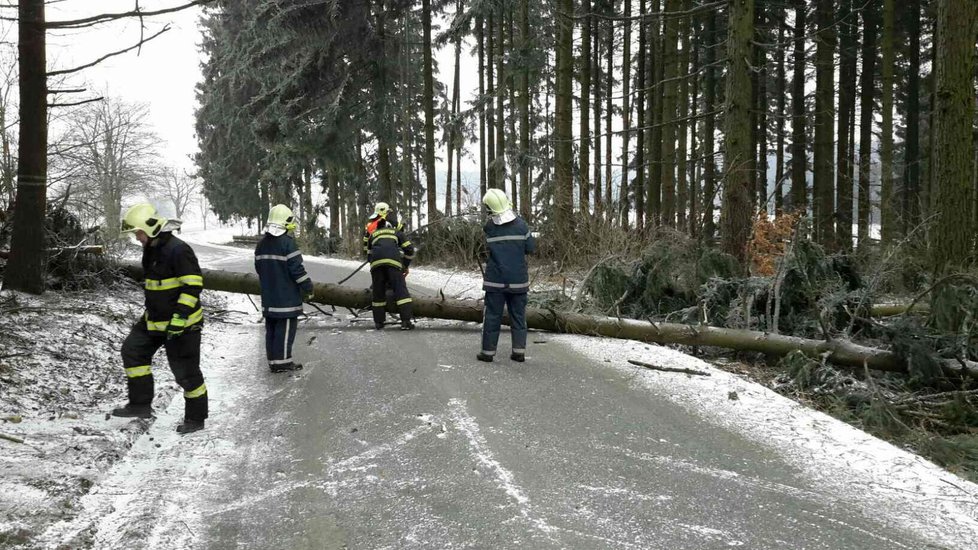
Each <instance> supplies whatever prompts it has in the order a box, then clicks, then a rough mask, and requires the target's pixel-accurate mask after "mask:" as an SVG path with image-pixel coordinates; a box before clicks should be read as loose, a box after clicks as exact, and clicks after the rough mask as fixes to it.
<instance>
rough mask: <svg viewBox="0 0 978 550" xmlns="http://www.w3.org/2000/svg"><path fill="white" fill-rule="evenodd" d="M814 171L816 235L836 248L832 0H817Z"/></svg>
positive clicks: (819, 239) (822, 241) (832, 248)
mask: <svg viewBox="0 0 978 550" xmlns="http://www.w3.org/2000/svg"><path fill="white" fill-rule="evenodd" d="M816 24H817V25H818V33H817V34H816V36H815V41H816V50H815V172H814V178H813V184H814V187H815V190H814V196H815V201H814V207H815V216H814V217H815V228H816V233H815V235H816V239H817V241H818V242H820V243H822V245H823V246H825V247H826V248H828V249H829V250H834V249H835V245H836V243H835V223H834V221H835V220H834V218H835V185H834V183H835V182H834V180H835V177H834V176H835V174H834V172H835V170H834V167H835V166H834V165H835V162H834V160H835V152H834V151H833V145H834V144H835V47H836V32H835V1H834V0H816Z"/></svg>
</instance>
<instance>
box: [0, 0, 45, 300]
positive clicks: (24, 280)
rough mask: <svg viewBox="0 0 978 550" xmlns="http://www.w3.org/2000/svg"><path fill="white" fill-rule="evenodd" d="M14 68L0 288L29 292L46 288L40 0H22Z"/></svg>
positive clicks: (43, 91) (43, 58)
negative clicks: (11, 187)
mask: <svg viewBox="0 0 978 550" xmlns="http://www.w3.org/2000/svg"><path fill="white" fill-rule="evenodd" d="M17 20H18V27H17V29H18V41H17V52H18V56H19V57H18V68H19V70H20V77H19V78H20V137H19V138H18V149H17V150H18V152H19V159H18V163H17V198H16V203H15V206H14V227H13V234H12V235H11V239H10V260H8V262H7V268H6V271H5V272H4V278H3V288H4V290H19V291H21V292H27V293H30V294H41V293H42V292H44V273H45V267H46V261H47V257H46V255H45V252H44V250H45V246H44V219H45V216H46V213H47V173H48V158H47V143H48V116H47V97H48V95H47V94H48V92H47V89H48V87H47V72H46V71H47V65H46V64H47V54H46V40H45V38H46V37H45V30H44V28H45V27H44V1H43V0H20V2H19V3H18V7H17Z"/></svg>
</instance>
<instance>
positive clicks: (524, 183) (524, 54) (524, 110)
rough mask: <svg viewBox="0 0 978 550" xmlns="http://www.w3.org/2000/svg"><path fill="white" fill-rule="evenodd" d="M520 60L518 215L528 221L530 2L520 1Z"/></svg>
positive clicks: (528, 0)
mask: <svg viewBox="0 0 978 550" xmlns="http://www.w3.org/2000/svg"><path fill="white" fill-rule="evenodd" d="M519 28H520V58H521V59H522V60H523V61H522V63H523V66H522V67H520V68H519V71H518V73H517V74H518V75H519V79H520V80H519V93H520V95H519V110H520V154H519V156H518V160H517V166H518V167H519V171H520V215H521V216H523V219H525V220H529V219H530V68H529V67H528V66H527V59H528V57H529V56H528V54H529V51H530V0H520V24H519Z"/></svg>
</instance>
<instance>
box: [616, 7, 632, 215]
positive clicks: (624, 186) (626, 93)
mask: <svg viewBox="0 0 978 550" xmlns="http://www.w3.org/2000/svg"><path fill="white" fill-rule="evenodd" d="M622 15H623V16H624V17H625V24H624V27H625V29H624V32H623V37H622V50H623V52H624V53H623V54H622V58H621V183H619V185H618V195H619V197H618V198H619V201H618V202H619V204H618V205H619V207H620V208H619V215H620V216H621V226H622V227H623V228H627V227H628V225H629V220H628V218H629V213H630V210H631V197H629V194H630V193H629V189H630V187H631V186H630V185H629V181H628V138H629V137H630V136H631V129H632V128H631V127H632V105H631V95H630V94H631V91H630V90H631V83H632V21H631V19H630V18H631V15H632V0H625V7H624V11H623V12H622Z"/></svg>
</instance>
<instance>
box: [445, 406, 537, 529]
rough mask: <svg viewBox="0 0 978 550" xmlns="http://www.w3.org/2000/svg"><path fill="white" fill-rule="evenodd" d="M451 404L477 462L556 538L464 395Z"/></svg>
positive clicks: (524, 514) (533, 520)
mask: <svg viewBox="0 0 978 550" xmlns="http://www.w3.org/2000/svg"><path fill="white" fill-rule="evenodd" d="M448 407H449V415H450V417H451V419H452V421H453V422H454V424H455V426H456V427H457V428H458V429H459V430H460V431H462V432H463V433H464V434H465V436H466V437H467V438H468V440H469V447H471V448H472V456H473V458H475V460H476V462H478V463H479V464H481V465H482V466H483V467H485V468H486V469H488V470H489V471H490V472H492V474H493V476H494V477H495V479H496V482H497V483H498V484H499V486H500V487H501V488H502V489H503V491H504V492H505V493H506V494H507V495H508V496H509V497H510V498H511V499H513V500H514V501H516V504H517V506H518V507H519V512H520V516H522V517H523V518H524V519H526V520H528V521H529V522H530V524H531V525H533V526H534V527H535V528H536V529H537V530H539V531H541V532H543V533H545V534H547V535H548V537H549V538H550V539H551V540H554V541H555V539H553V538H552V536H551V535H552V533H553V532H554V531H555V530H556V528H555V527H554V526H552V525H550V524H549V523H548V522H547V520H546V519H544V518H543V517H540V516H539V515H537V514H534V513H533V508H532V505H531V504H530V499H529V497H527V496H526V493H524V492H523V489H521V488H520V487H519V485H517V484H516V481H515V479H514V477H513V472H511V471H509V470H507V469H506V468H505V467H504V466H503V465H502V464H500V463H499V461H497V460H496V459H495V458H494V457H493V454H492V451H491V450H490V449H489V443H488V442H487V441H486V438H485V437H483V436H482V434H481V433H479V424H478V422H477V421H476V419H475V417H473V416H472V415H470V414H469V413H468V411H466V409H465V401H463V400H461V399H452V400H450V401H449V402H448Z"/></svg>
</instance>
